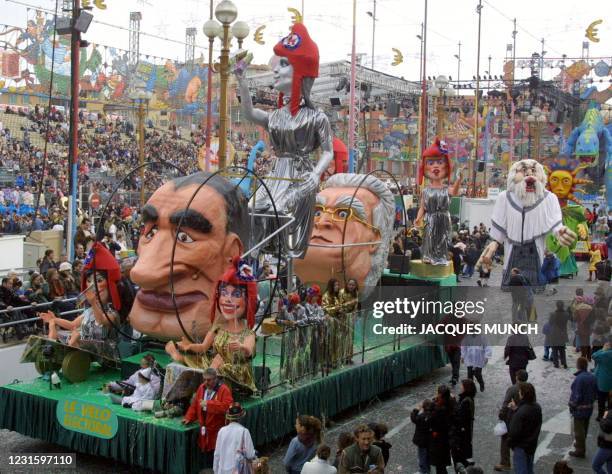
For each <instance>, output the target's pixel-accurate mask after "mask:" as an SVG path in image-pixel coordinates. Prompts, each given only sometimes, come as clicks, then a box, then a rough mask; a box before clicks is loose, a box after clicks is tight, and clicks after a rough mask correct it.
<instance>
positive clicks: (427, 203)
mask: <svg viewBox="0 0 612 474" xmlns="http://www.w3.org/2000/svg"><path fill="white" fill-rule="evenodd" d="M424 178H427V179H428V181H429V182H428V184H427V185H426V186H424V187H423V190H422V193H421V204H420V207H419V211H418V213H417V217H416V219H415V222H414V223H415V225H416V226H421V225H422V224H424V227H423V245H422V247H421V254H422V260H423V262H424V263H429V264H432V265H448V263H449V260H448V250H449V247H450V243H451V233H452V228H451V219H450V211H449V209H450V197H451V196H457V195H458V194H459V186H460V185H461V179H462V177H461V170H459V174H458V177H457V180H456V181H455V182H454V183H453V185H452V186H450V187H449V186H447V185H446V183H445V181H446V180H447V179H448V180H449V181H450V179H451V162H450V158H449V156H448V148H447V147H446V143H445V142H444V141H442V140H439V139H436V141H435V142H434V143H433V144H432V145H431V146H430V147H429V148H427V149H426V150H425V151H424V152H423V158H422V161H421V166H420V167H419V183H421V184H423V181H424Z"/></svg>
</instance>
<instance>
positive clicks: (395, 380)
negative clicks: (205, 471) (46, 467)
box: [0, 341, 446, 474]
mask: <svg viewBox="0 0 612 474" xmlns="http://www.w3.org/2000/svg"><path fill="white" fill-rule="evenodd" d="M414 342H415V343H414V344H413V345H411V346H406V347H404V348H402V349H401V350H396V351H392V348H391V347H388V348H384V347H383V348H378V349H376V350H373V351H370V352H367V353H366V362H365V363H363V364H361V363H359V362H358V363H356V364H355V365H353V366H349V367H346V368H343V369H339V370H337V371H334V372H332V373H331V374H330V375H328V376H326V377H323V378H317V379H312V380H309V381H307V382H303V383H302V384H300V385H298V386H295V387H290V386H281V387H277V388H275V389H273V390H272V391H270V392H268V393H267V394H266V396H265V397H264V398H252V399H249V400H246V401H244V403H243V405H244V406H245V408H246V410H247V416H246V417H245V419H244V423H245V425H246V426H247V427H248V428H249V430H250V431H251V435H252V436H253V441H254V443H255V444H256V445H258V446H261V445H263V444H266V443H269V442H271V441H274V440H277V439H279V438H281V437H282V436H284V435H286V434H288V433H290V432H292V431H293V426H294V422H295V418H296V417H297V415H298V414H300V413H308V414H312V415H317V416H320V417H323V416H325V417H327V418H329V417H331V416H334V415H336V414H338V413H340V412H342V411H343V410H346V409H348V408H351V407H353V406H355V405H357V404H359V403H362V402H365V401H368V400H370V399H372V398H374V397H376V396H377V395H379V394H380V393H383V392H385V391H388V390H391V389H393V388H395V387H398V386H400V385H403V384H406V383H407V382H409V381H410V380H412V379H414V378H417V377H419V376H422V375H425V374H427V373H429V372H431V371H432V370H435V369H437V368H439V367H442V366H443V365H444V364H445V362H446V358H445V355H444V351H443V348H442V347H441V346H438V345H429V344H427V343H417V342H416V341H414ZM138 358H139V356H136V357H135V358H134V359H135V360H134V361H133V362H136V361H137V360H138ZM130 362H132V361H130ZM160 362H165V361H160ZM120 377H121V373H120V372H119V371H118V370H104V369H102V368H101V367H98V366H97V365H95V366H93V367H92V369H91V373H90V376H89V378H88V380H86V381H84V382H81V383H77V384H70V383H67V382H63V383H62V386H61V389H53V390H50V389H49V382H47V381H43V380H42V379H41V378H38V379H35V380H33V381H29V382H22V383H17V384H11V385H5V386H3V387H0V428H5V429H8V430H11V431H16V432H18V433H21V434H23V435H26V436H30V437H32V438H37V439H41V440H44V441H46V442H49V443H55V444H58V445H61V446H64V447H66V448H67V449H70V450H73V451H76V452H80V453H87V454H91V455H96V456H103V457H106V458H109V459H114V460H117V461H120V462H123V463H126V464H129V465H132V466H139V467H142V468H146V469H152V470H154V471H161V472H165V473H171V474H183V473H197V472H198V471H199V469H200V461H201V458H202V456H201V455H200V453H199V451H198V448H197V444H196V440H197V435H198V429H199V428H198V427H197V425H193V424H192V425H190V426H189V427H184V426H183V425H181V423H180V419H156V418H155V417H153V416H152V415H151V414H150V413H139V412H134V411H132V410H130V409H127V408H123V407H121V406H119V405H112V404H111V403H110V399H109V398H108V395H106V394H104V393H103V392H102V391H101V390H100V389H101V387H102V386H103V384H104V383H106V382H109V381H112V380H117V379H119V378H120ZM64 398H77V399H79V400H85V401H88V402H91V403H96V404H99V405H106V406H109V407H111V409H112V410H113V411H114V412H115V413H116V415H117V417H118V422H119V423H118V425H119V428H118V431H117V434H116V435H115V437H114V438H112V439H109V440H106V439H101V438H97V437H93V436H90V435H87V434H81V433H77V432H74V431H70V430H67V429H65V428H63V427H62V426H61V425H60V424H59V422H58V421H57V418H56V406H57V403H58V401H59V400H62V399H64Z"/></svg>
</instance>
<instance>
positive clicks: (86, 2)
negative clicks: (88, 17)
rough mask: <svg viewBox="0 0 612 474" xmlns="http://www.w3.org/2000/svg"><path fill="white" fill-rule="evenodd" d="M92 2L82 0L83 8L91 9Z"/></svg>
mask: <svg viewBox="0 0 612 474" xmlns="http://www.w3.org/2000/svg"><path fill="white" fill-rule="evenodd" d="M90 7H91V0H81V8H90Z"/></svg>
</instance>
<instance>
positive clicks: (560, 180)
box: [546, 157, 607, 277]
mask: <svg viewBox="0 0 612 474" xmlns="http://www.w3.org/2000/svg"><path fill="white" fill-rule="evenodd" d="M586 167H587V165H579V162H578V161H576V162H572V161H569V160H568V158H566V157H559V158H558V161H557V162H555V163H553V164H552V165H551V166H550V168H547V169H546V171H547V172H548V183H547V189H548V190H550V191H551V192H552V193H554V194H555V196H557V198H558V199H559V205H560V206H561V214H562V215H563V225H564V226H566V227H567V228H568V229H570V230H571V231H572V232H575V233H576V234H578V236H579V237H580V239H581V240H586V239H587V238H588V235H589V227H588V224H587V220H586V217H585V215H584V210H585V209H584V207H583V206H582V204H581V202H580V201H579V200H578V198H577V197H576V196H575V194H574V193H575V192H576V189H577V186H578V185H580V184H587V183H590V182H591V181H590V180H588V179H582V178H578V177H577V175H578V173H580V171H581V170H583V169H585V168H586ZM571 201H573V202H574V203H575V204H573V203H572V202H571ZM606 227H607V222H606ZM575 246H576V243H575V242H573V243H572V245H570V246H566V245H561V244H560V243H559V241H558V240H557V238H556V237H555V236H554V234H548V236H547V237H546V247H547V248H548V250H550V251H551V252H553V253H554V254H555V255H556V256H557V258H558V259H559V262H560V263H561V265H560V268H559V276H561V277H562V276H569V275H576V274H577V273H578V265H577V264H576V257H575V256H574V253H573V252H572V250H574V247H575Z"/></svg>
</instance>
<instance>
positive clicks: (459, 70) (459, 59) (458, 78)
mask: <svg viewBox="0 0 612 474" xmlns="http://www.w3.org/2000/svg"><path fill="white" fill-rule="evenodd" d="M457 46H458V47H459V52H458V53H457V54H455V58H457V89H459V87H461V82H460V78H461V41H459V43H458V44H457Z"/></svg>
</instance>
